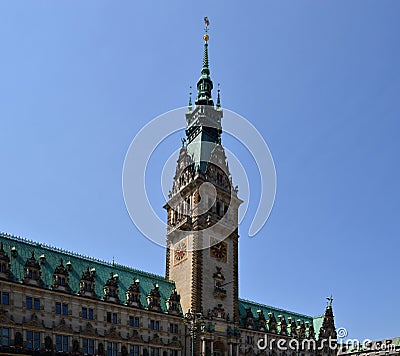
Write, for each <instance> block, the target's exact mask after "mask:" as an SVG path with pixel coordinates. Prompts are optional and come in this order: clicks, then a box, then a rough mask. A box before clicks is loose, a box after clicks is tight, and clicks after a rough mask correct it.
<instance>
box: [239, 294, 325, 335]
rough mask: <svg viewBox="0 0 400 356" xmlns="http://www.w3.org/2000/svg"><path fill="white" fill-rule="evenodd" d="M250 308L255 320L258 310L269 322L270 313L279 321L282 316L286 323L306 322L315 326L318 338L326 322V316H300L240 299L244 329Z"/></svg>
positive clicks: (240, 311)
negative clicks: (290, 320) (279, 316)
mask: <svg viewBox="0 0 400 356" xmlns="http://www.w3.org/2000/svg"><path fill="white" fill-rule="evenodd" d="M248 308H250V309H251V312H252V313H253V315H254V318H255V319H256V318H257V310H262V311H263V313H264V315H265V318H266V319H267V320H268V313H272V314H274V315H275V318H276V319H277V321H279V320H278V315H282V316H283V317H284V318H285V319H286V322H288V320H289V318H291V319H292V320H294V321H296V324H298V323H297V321H298V320H300V321H301V322H303V321H304V323H308V324H309V325H313V326H314V332H315V335H316V336H318V334H319V330H320V328H321V326H322V322H323V320H324V315H322V316H320V317H312V316H309V315H304V314H299V313H296V312H291V311H288V310H284V309H279V308H276V307H272V306H269V305H265V304H260V303H256V302H252V301H250V300H245V299H239V313H240V317H241V321H240V322H241V326H242V327H245V325H244V318H245V317H246V309H248ZM288 324H289V323H288ZM254 328H255V329H256V325H254Z"/></svg>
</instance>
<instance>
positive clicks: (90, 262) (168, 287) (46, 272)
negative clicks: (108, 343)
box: [0, 233, 175, 312]
mask: <svg viewBox="0 0 400 356" xmlns="http://www.w3.org/2000/svg"><path fill="white" fill-rule="evenodd" d="M0 242H3V245H4V251H5V252H6V253H7V254H8V256H9V257H10V263H11V273H12V278H13V280H14V281H15V282H21V281H22V279H23V277H24V267H25V262H26V260H27V258H30V257H31V254H32V251H33V252H34V254H35V258H36V260H37V261H39V262H40V260H39V257H40V256H41V255H42V254H43V255H44V256H45V259H46V260H45V263H44V264H42V265H41V273H42V275H41V278H42V280H43V283H44V288H48V289H51V285H52V283H53V273H54V269H55V268H56V267H57V266H58V265H59V264H60V259H61V258H62V259H63V264H64V266H65V265H66V263H67V262H68V261H70V262H71V264H72V270H71V271H70V272H69V285H70V287H71V290H72V293H74V294H75V293H77V292H78V291H79V281H80V279H81V276H82V272H83V271H85V270H86V268H87V267H89V268H90V269H92V268H95V270H96V276H95V292H96V295H97V296H98V299H102V297H103V295H104V292H103V287H104V285H105V284H106V281H107V280H108V279H109V278H110V273H113V274H118V279H119V290H118V295H119V299H120V301H121V302H122V303H124V302H125V301H126V296H125V292H126V290H127V289H128V288H129V286H130V285H131V284H132V282H133V280H134V279H138V280H139V282H140V298H141V300H140V301H141V304H142V306H147V301H146V296H147V295H148V294H149V293H150V291H151V290H152V289H153V288H154V285H153V284H154V283H157V284H158V286H159V291H160V294H161V308H162V311H164V312H166V310H167V308H166V304H165V300H166V299H167V298H169V297H170V295H171V292H172V291H173V290H174V289H175V284H174V283H173V282H172V281H168V280H166V279H165V278H164V277H162V276H158V275H155V274H151V273H147V272H143V271H140V270H136V269H133V268H130V267H126V266H122V265H118V264H114V263H109V262H105V261H100V260H97V259H94V258H91V257H87V256H84V255H80V254H77V253H73V252H69V251H65V250H62V249H59V248H54V247H51V246H47V245H45V244H40V243H37V242H34V241H30V240H26V239H23V238H20V237H16V236H12V235H10V234H6V233H0ZM12 247H16V249H17V253H18V256H17V257H11V248H12Z"/></svg>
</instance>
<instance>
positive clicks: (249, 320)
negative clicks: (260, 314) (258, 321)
mask: <svg viewBox="0 0 400 356" xmlns="http://www.w3.org/2000/svg"><path fill="white" fill-rule="evenodd" d="M245 324H246V328H247V329H253V328H254V315H253V313H252V311H251V308H246V317H245Z"/></svg>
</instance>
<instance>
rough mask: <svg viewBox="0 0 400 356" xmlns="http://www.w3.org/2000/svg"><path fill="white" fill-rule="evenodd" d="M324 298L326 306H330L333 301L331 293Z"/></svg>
mask: <svg viewBox="0 0 400 356" xmlns="http://www.w3.org/2000/svg"><path fill="white" fill-rule="evenodd" d="M326 300H327V304H328V306H329V307H331V306H332V302H333V298H332V294H331V296H330V297H327V298H326Z"/></svg>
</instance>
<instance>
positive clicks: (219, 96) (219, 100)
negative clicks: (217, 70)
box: [217, 83, 221, 108]
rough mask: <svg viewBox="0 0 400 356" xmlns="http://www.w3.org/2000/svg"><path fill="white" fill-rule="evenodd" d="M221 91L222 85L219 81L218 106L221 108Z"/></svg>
mask: <svg viewBox="0 0 400 356" xmlns="http://www.w3.org/2000/svg"><path fill="white" fill-rule="evenodd" d="M220 92H221V89H220V85H219V83H218V97H217V108H220V107H221V94H220Z"/></svg>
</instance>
